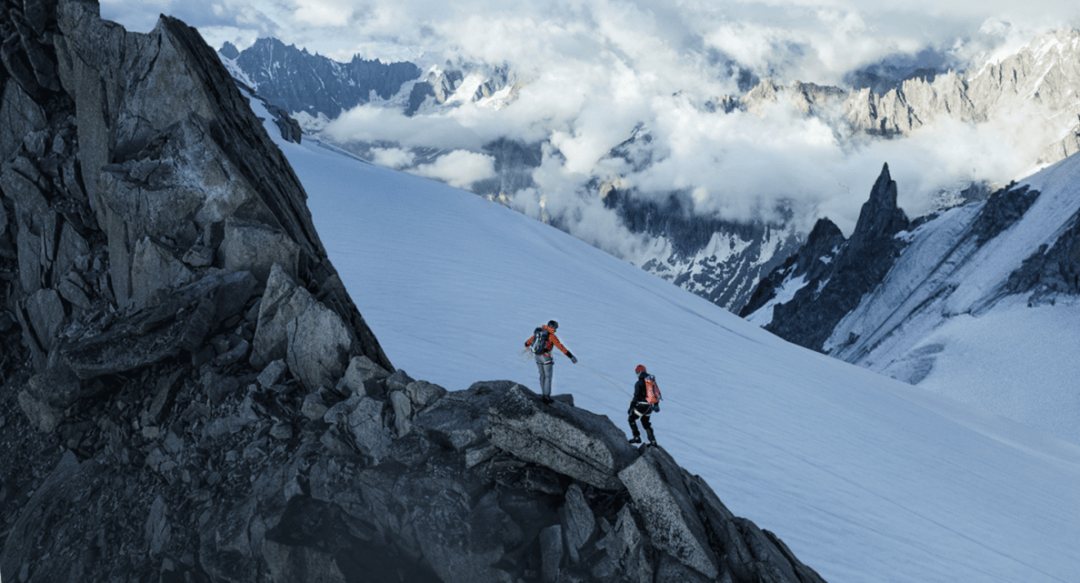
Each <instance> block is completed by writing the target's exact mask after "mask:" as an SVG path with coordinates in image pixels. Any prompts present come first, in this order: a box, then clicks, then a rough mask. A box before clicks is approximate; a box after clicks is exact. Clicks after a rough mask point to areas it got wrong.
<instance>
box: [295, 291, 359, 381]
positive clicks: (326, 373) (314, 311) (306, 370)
mask: <svg viewBox="0 0 1080 583" xmlns="http://www.w3.org/2000/svg"><path fill="white" fill-rule="evenodd" d="M298 291H301V292H303V290H300V289H299V288H298ZM303 293H307V292H303ZM301 295H302V294H301ZM307 297H308V298H310V296H307ZM287 332H288V343H289V344H288V349H287V350H286V353H285V356H286V358H285V361H286V362H287V363H288V364H289V370H290V371H292V373H293V375H295V376H296V378H297V379H299V380H300V382H301V383H303V384H304V386H305V387H307V389H308V391H317V390H319V388H320V387H333V386H335V385H336V384H337V381H338V379H340V378H341V377H342V375H344V374H345V369H346V366H347V365H348V362H349V353H350V352H351V351H352V346H353V343H354V339H353V335H352V334H351V332H350V330H349V328H348V327H347V326H346V325H345V322H343V321H342V320H341V317H340V316H338V314H337V312H335V311H333V310H331V309H330V308H327V307H326V306H324V305H323V304H321V303H319V302H317V301H315V300H314V298H311V301H310V303H309V304H308V306H307V309H306V310H304V311H303V312H302V313H301V314H299V315H298V316H297V317H296V319H294V320H293V321H291V322H289V323H288V325H287Z"/></svg>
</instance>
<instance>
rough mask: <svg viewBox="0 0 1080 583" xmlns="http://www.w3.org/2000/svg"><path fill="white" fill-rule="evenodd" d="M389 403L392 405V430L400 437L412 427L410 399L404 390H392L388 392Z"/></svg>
mask: <svg viewBox="0 0 1080 583" xmlns="http://www.w3.org/2000/svg"><path fill="white" fill-rule="evenodd" d="M390 404H391V405H393V407H394V430H395V431H396V433H397V436H398V437H402V436H404V435H405V434H406V433H408V432H409V430H410V429H412V422H411V419H412V412H413V408H412V401H410V400H409V396H408V395H406V394H405V391H394V392H392V393H390Z"/></svg>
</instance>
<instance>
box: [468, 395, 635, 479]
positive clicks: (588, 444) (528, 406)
mask: <svg viewBox="0 0 1080 583" xmlns="http://www.w3.org/2000/svg"><path fill="white" fill-rule="evenodd" d="M489 418H490V425H489V426H488V429H487V435H488V438H489V439H490V440H491V443H493V444H495V445H496V446H497V447H499V448H500V449H502V450H504V451H507V452H510V453H512V454H514V455H515V456H517V457H520V458H521V459H524V460H528V461H532V462H535V463H538V464H540V465H542V466H545V467H548V468H551V469H553V470H555V471H556V472H558V473H560V474H564V475H567V476H570V477H572V478H574V479H577V480H581V481H582V482H585V483H586V484H590V485H592V486H595V487H597V488H602V489H606V490H620V489H622V487H623V486H622V483H621V482H620V481H619V478H618V477H617V475H618V473H619V472H620V471H622V469H623V468H625V467H626V466H627V465H629V464H630V462H631V461H632V460H633V457H634V453H633V449H631V448H630V446H629V445H628V444H627V443H626V436H625V435H624V434H623V432H622V431H621V430H619V429H618V428H617V427H615V424H614V423H612V422H611V420H610V419H608V418H607V417H601V416H599V415H595V414H593V413H589V412H588V411H583V410H581V409H576V408H573V407H570V406H567V405H564V404H562V403H559V402H555V403H551V404H548V405H545V404H543V403H541V402H540V399H539V397H537V396H536V395H535V394H534V393H532V392H531V391H529V390H528V389H526V388H525V387H522V386H520V385H516V386H514V387H513V388H511V389H509V390H508V391H507V393H506V395H505V396H504V397H503V398H502V399H500V400H499V401H498V402H496V403H495V404H494V405H493V406H492V407H491V410H490V412H489Z"/></svg>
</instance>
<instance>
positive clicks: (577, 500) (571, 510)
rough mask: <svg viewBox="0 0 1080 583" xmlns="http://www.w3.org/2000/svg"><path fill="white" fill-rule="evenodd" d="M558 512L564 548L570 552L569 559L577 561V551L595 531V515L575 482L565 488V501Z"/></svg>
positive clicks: (578, 558)
mask: <svg viewBox="0 0 1080 583" xmlns="http://www.w3.org/2000/svg"><path fill="white" fill-rule="evenodd" d="M560 514H561V515H562V525H563V533H564V534H565V535H566V549H567V550H568V551H569V553H570V560H571V561H572V562H574V563H577V562H578V561H579V560H580V557H579V556H578V551H580V550H581V548H582V547H584V546H585V543H587V542H589V539H591V538H592V536H593V533H594V532H596V517H595V516H594V515H593V511H592V509H591V508H589V502H588V501H587V500H585V495H584V494H583V493H582V492H581V487H580V486H578V485H577V484H570V487H569V488H567V489H566V503H565V504H564V505H563V507H562V509H561V510H560Z"/></svg>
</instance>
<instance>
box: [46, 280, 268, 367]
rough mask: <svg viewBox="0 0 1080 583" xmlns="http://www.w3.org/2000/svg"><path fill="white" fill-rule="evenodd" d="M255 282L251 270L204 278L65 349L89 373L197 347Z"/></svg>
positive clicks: (236, 308) (138, 364) (64, 354)
mask: <svg viewBox="0 0 1080 583" xmlns="http://www.w3.org/2000/svg"><path fill="white" fill-rule="evenodd" d="M254 287H255V279H254V277H252V275H251V273H249V272H246V271H242V272H238V273H230V274H227V275H212V276H209V277H206V278H203V279H202V280H199V281H197V282H195V283H192V284H189V285H187V286H184V287H182V288H180V289H178V290H175V291H174V292H172V293H170V294H168V297H167V298H161V299H160V303H155V302H153V301H152V303H155V305H154V307H152V308H147V309H145V310H142V311H140V312H137V313H135V314H133V315H132V316H130V317H129V318H127V319H126V320H122V321H120V322H117V323H115V324H113V325H112V326H110V327H108V328H106V329H104V330H93V329H91V330H87V331H85V332H86V333H85V334H84V335H83V336H81V337H77V338H73V339H72V340H70V341H67V342H65V343H64V345H63V346H61V347H60V354H61V356H62V357H63V359H64V362H65V363H66V364H67V365H68V366H70V367H71V369H72V370H73V371H75V374H76V375H78V376H79V378H82V379H89V378H94V377H98V376H102V375H105V374H115V373H119V372H125V371H129V370H134V369H138V368H142V367H144V366H148V365H151V364H154V363H157V362H160V361H162V360H164V359H165V358H168V357H170V356H175V355H176V354H178V353H179V352H180V351H181V350H188V351H192V350H195V349H197V348H199V347H201V346H202V341H203V340H204V339H205V338H206V336H207V334H208V333H209V332H210V331H211V330H212V329H213V328H214V327H215V326H217V325H218V324H220V321H221V320H223V319H227V318H229V317H230V316H232V315H235V314H236V313H237V312H239V310H240V309H241V308H242V307H243V305H244V303H246V302H247V299H248V298H250V297H251V293H252V292H253V291H254Z"/></svg>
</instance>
